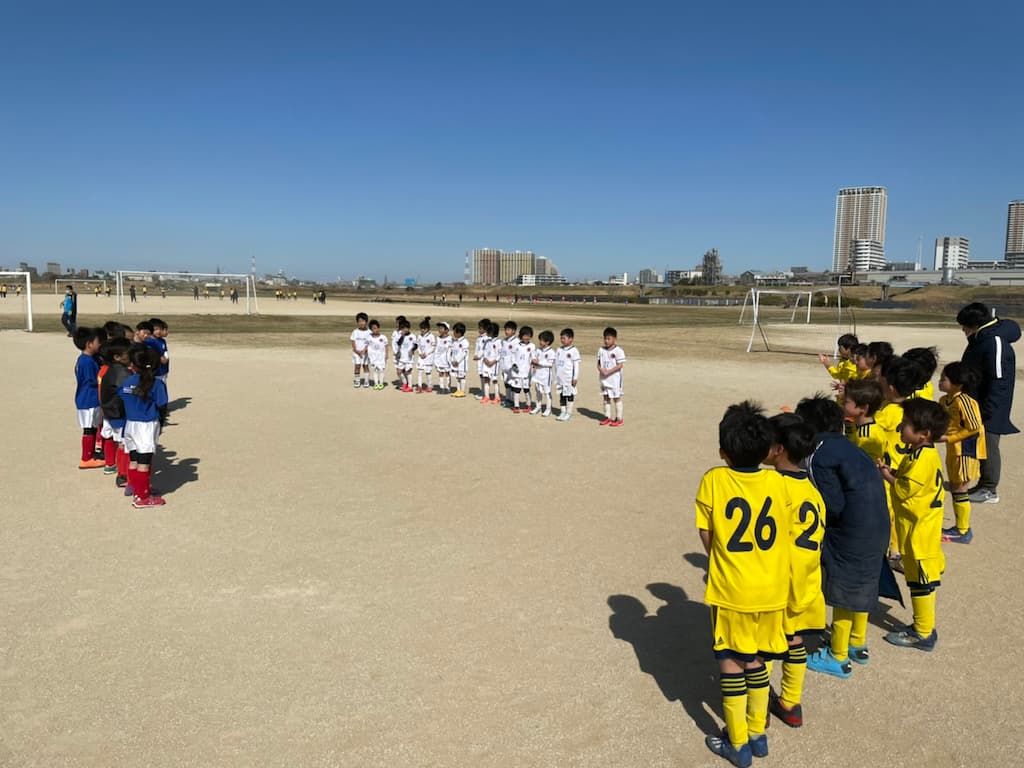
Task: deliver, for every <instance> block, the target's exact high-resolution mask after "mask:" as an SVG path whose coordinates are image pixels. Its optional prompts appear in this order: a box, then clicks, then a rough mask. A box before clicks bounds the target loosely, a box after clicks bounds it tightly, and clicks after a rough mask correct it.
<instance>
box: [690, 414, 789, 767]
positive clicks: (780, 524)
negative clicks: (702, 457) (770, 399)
mask: <svg viewBox="0 0 1024 768" xmlns="http://www.w3.org/2000/svg"><path fill="white" fill-rule="evenodd" d="M773 441H774V435H773V431H772V428H771V425H770V424H769V422H768V420H767V419H766V418H765V417H764V415H763V414H762V412H761V409H760V408H759V407H758V406H757V405H755V404H753V403H751V402H749V401H748V402H744V403H740V404H739V405H731V406H729V408H728V409H727V410H726V412H725V416H724V417H723V418H722V421H721V423H720V424H719V425H718V445H719V454H720V455H721V457H722V458H723V459H724V460H725V462H726V464H727V465H728V466H725V467H715V468H713V469H709V470H708V471H707V472H706V473H705V474H704V477H703V478H702V479H701V482H700V489H699V490H698V491H697V499H696V509H697V529H698V531H699V532H700V540H701V543H702V544H703V545H704V549H705V550H706V551H707V553H708V585H707V590H706V591H705V594H704V602H705V603H707V604H708V605H709V606H711V622H712V631H713V632H714V651H715V658H717V659H718V664H719V671H720V673H721V680H720V682H721V688H722V699H723V701H722V704H723V709H724V711H725V728H724V729H723V731H722V735H721V736H708V737H707V738H706V739H705V741H706V743H707V745H708V748H709V749H710V750H711V751H712V752H714V753H715V754H716V755H719V756H721V757H724V758H725V759H727V760H728V761H729V762H730V763H732V764H733V765H735V766H738V767H739V768H746V766H749V765H750V764H751V762H752V756H753V755H757V756H759V757H763V756H765V755H767V754H768V737H767V735H766V734H765V732H764V731H765V722H766V720H767V717H768V694H769V687H768V669H767V667H766V666H765V660H766V659H783V658H786V657H787V655H788V644H787V642H786V635H785V631H784V629H783V619H784V614H785V608H786V606H787V604H788V601H789V553H790V515H789V509H788V507H787V504H786V489H785V486H784V485H783V479H782V476H781V475H779V473H778V472H775V471H773V470H766V469H761V467H760V465H761V463H762V462H763V461H764V460H765V458H767V456H768V452H769V451H770V450H771V447H772V443H773Z"/></svg>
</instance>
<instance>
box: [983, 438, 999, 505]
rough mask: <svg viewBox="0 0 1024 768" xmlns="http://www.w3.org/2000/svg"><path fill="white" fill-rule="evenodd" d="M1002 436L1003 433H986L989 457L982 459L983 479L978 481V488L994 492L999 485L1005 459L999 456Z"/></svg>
mask: <svg viewBox="0 0 1024 768" xmlns="http://www.w3.org/2000/svg"><path fill="white" fill-rule="evenodd" d="M1000 437H1002V435H994V434H992V433H991V432H986V433H985V451H986V453H987V455H988V458H987V459H982V460H981V479H980V480H979V481H978V488H984V489H986V490H989V491H993V492H994V491H995V490H996V486H997V485H999V474H1000V472H1001V471H1002V468H1003V461H1002V459H1001V458H1000V456H999V438H1000Z"/></svg>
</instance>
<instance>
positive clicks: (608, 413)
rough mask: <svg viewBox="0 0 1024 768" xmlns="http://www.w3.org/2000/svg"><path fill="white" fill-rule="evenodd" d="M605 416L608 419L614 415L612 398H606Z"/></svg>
mask: <svg viewBox="0 0 1024 768" xmlns="http://www.w3.org/2000/svg"><path fill="white" fill-rule="evenodd" d="M604 417H605V418H606V419H610V418H611V417H612V401H611V400H605V401H604Z"/></svg>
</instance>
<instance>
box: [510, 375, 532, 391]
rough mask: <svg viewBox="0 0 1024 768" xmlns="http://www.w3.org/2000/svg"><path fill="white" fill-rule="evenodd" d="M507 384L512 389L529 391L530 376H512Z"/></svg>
mask: <svg viewBox="0 0 1024 768" xmlns="http://www.w3.org/2000/svg"><path fill="white" fill-rule="evenodd" d="M508 385H509V386H510V387H512V388H514V389H521V390H523V391H524V392H529V391H530V377H529V376H527V377H526V378H520V377H518V376H513V377H512V378H510V379H509V380H508Z"/></svg>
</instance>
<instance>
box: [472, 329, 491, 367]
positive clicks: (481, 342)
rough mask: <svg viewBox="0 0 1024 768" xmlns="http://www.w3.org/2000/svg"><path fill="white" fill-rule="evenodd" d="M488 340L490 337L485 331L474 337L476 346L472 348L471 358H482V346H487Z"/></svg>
mask: <svg viewBox="0 0 1024 768" xmlns="http://www.w3.org/2000/svg"><path fill="white" fill-rule="evenodd" d="M488 341H490V337H489V336H488V335H487V334H486V333H482V334H480V335H479V336H477V337H476V346H475V347H474V348H473V359H475V360H483V359H484V348H485V347H486V346H487V342H488Z"/></svg>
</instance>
